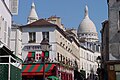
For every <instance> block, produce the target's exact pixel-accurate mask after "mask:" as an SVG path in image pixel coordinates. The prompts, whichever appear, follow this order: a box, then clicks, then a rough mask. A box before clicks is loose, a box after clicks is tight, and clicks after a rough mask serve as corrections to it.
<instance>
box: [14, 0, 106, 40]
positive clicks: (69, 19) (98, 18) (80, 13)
mask: <svg viewBox="0 0 120 80" xmlns="http://www.w3.org/2000/svg"><path fill="white" fill-rule="evenodd" d="M33 1H34V3H35V5H36V11H37V14H38V16H39V19H41V18H48V17H50V16H54V15H56V16H58V17H61V20H62V24H64V26H65V27H66V28H75V29H77V28H78V26H79V24H80V23H81V21H82V19H83V18H84V9H85V6H86V5H87V6H88V10H89V17H90V19H91V20H92V21H93V22H94V24H95V26H96V29H97V32H98V36H99V40H101V39H100V38H101V35H100V30H101V29H102V24H101V23H102V22H103V21H104V20H106V19H108V6H107V0H19V7H18V15H16V16H13V20H14V22H16V23H18V24H26V23H27V17H28V16H29V13H30V9H31V4H32V2H33Z"/></svg>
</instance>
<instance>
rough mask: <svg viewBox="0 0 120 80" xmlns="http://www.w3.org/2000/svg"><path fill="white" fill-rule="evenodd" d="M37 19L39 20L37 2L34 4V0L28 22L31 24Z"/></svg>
mask: <svg viewBox="0 0 120 80" xmlns="http://www.w3.org/2000/svg"><path fill="white" fill-rule="evenodd" d="M36 20H38V15H37V13H36V10H35V4H34V2H32V6H31V11H30V15H29V16H28V21H27V23H28V24H30V23H32V22H34V21H36Z"/></svg>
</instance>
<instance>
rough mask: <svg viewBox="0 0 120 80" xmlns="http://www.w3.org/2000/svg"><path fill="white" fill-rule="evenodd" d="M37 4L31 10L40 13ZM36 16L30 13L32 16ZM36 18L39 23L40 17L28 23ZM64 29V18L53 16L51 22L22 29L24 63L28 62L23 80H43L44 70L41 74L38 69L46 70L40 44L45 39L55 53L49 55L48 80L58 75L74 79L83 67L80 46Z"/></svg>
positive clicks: (37, 23) (64, 78) (46, 65)
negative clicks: (62, 19) (77, 71)
mask: <svg viewBox="0 0 120 80" xmlns="http://www.w3.org/2000/svg"><path fill="white" fill-rule="evenodd" d="M33 4H34V3H32V7H31V9H32V11H34V12H36V11H35V5H33ZM33 6H34V10H33ZM34 14H35V13H33V12H30V16H31V15H34ZM33 18H34V19H36V15H34V16H32V18H30V17H28V19H29V20H28V21H29V22H31V19H33ZM63 28H64V27H63V25H62V24H61V19H60V17H56V16H51V17H49V18H48V19H39V20H37V19H36V21H33V22H32V23H28V24H26V25H23V26H21V27H20V29H21V31H22V59H23V61H24V64H23V67H22V76H23V79H29V78H34V79H36V78H38V79H42V78H43V70H42V68H41V69H40V70H39V67H37V66H41V67H43V60H42V57H43V52H42V50H41V47H40V43H41V41H42V40H43V39H44V38H47V39H48V42H49V44H50V45H51V49H52V50H51V51H48V55H47V58H46V61H45V63H46V64H45V67H46V68H45V71H46V72H45V75H46V76H45V77H48V76H51V75H55V76H57V77H59V78H60V79H62V80H73V79H74V69H79V67H80V66H79V63H80V57H79V56H80V55H79V53H78V52H79V42H78V40H77V38H76V36H73V35H74V33H73V32H72V31H71V30H65V29H63ZM39 64H40V65H39ZM33 66H34V67H33ZM55 67H56V68H55ZM54 68H55V69H54ZM38 70H39V71H38ZM53 73H54V74H53Z"/></svg>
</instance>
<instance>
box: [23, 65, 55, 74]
mask: <svg viewBox="0 0 120 80" xmlns="http://www.w3.org/2000/svg"><path fill="white" fill-rule="evenodd" d="M54 66H55V64H45V73H46V75H50V74H51V71H52V70H53V68H54ZM42 74H43V64H24V65H22V75H42Z"/></svg>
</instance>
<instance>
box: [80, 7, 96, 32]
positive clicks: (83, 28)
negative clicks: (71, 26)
mask: <svg viewBox="0 0 120 80" xmlns="http://www.w3.org/2000/svg"><path fill="white" fill-rule="evenodd" d="M78 33H97V31H96V27H95V24H94V23H93V22H92V21H91V20H90V18H89V16H88V7H87V6H86V8H85V17H84V19H83V20H82V22H81V23H80V25H79V27H78Z"/></svg>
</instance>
